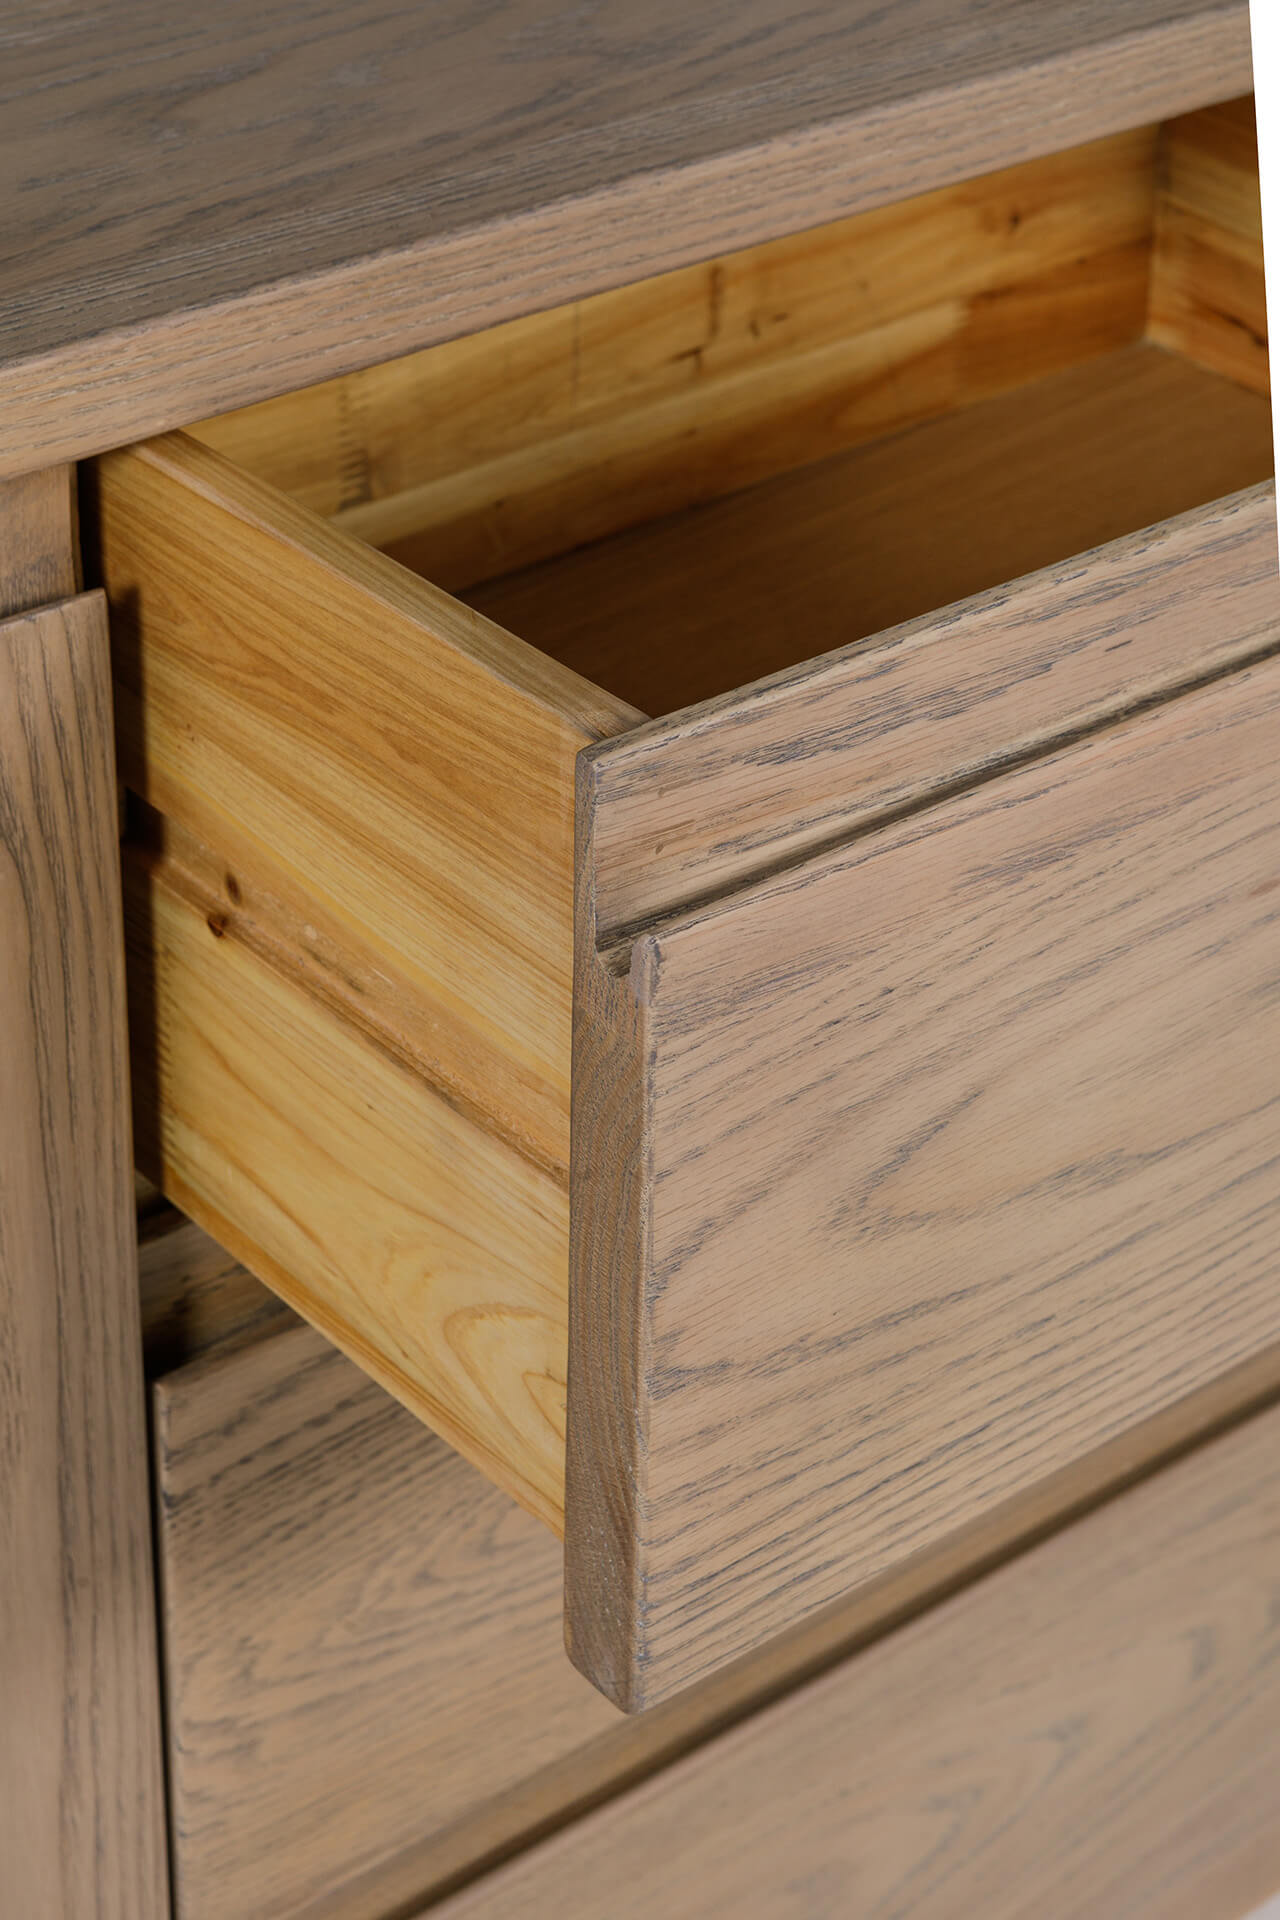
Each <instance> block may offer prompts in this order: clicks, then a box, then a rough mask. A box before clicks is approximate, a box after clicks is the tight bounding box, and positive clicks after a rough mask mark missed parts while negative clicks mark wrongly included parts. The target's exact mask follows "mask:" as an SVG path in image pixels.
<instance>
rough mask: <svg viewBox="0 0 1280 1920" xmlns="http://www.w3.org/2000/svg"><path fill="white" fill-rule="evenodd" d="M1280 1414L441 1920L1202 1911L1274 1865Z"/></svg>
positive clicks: (1258, 1889)
mask: <svg viewBox="0 0 1280 1920" xmlns="http://www.w3.org/2000/svg"><path fill="white" fill-rule="evenodd" d="M1278 1541H1280V1412H1277V1411H1276V1410H1275V1409H1272V1410H1271V1411H1270V1412H1267V1413H1264V1414H1262V1415H1260V1416H1259V1417H1258V1418H1257V1419H1255V1420H1253V1421H1251V1422H1249V1423H1248V1424H1246V1425H1244V1426H1242V1427H1240V1428H1238V1429H1237V1430H1235V1431H1234V1432H1232V1433H1230V1434H1227V1435H1225V1436H1223V1437H1222V1438H1220V1439H1218V1440H1216V1441H1214V1442H1213V1443H1212V1444H1210V1445H1209V1446H1206V1447H1204V1448H1202V1449H1201V1450H1199V1451H1197V1452H1196V1453H1194V1454H1192V1455H1190V1456H1189V1457H1188V1458H1187V1459H1185V1460H1183V1461H1182V1462H1180V1463H1179V1464H1178V1465H1177V1466H1175V1467H1172V1468H1170V1469H1168V1470H1167V1471H1165V1472H1164V1473H1161V1474H1159V1475H1157V1476H1155V1477H1154V1478H1153V1479H1151V1480H1148V1481H1146V1482H1144V1483H1143V1484H1141V1485H1139V1486H1136V1487H1134V1488H1132V1489H1131V1490H1129V1491H1128V1492H1127V1493H1125V1494H1123V1495H1122V1496H1121V1497H1120V1498H1119V1499H1117V1500H1115V1501H1114V1502H1113V1503H1111V1504H1110V1505H1108V1506H1106V1507H1104V1508H1102V1509H1101V1510H1099V1511H1098V1512H1096V1513H1094V1514H1091V1515H1089V1516H1088V1517H1087V1518H1085V1519H1083V1520H1081V1521H1080V1522H1079V1523H1078V1524H1077V1525H1075V1526H1074V1527H1071V1528H1068V1529H1067V1530H1066V1531H1064V1532H1062V1533H1060V1534H1058V1535H1057V1536H1055V1537H1054V1538H1052V1539H1050V1540H1048V1541H1046V1542H1044V1543H1043V1544H1042V1545H1040V1546H1038V1547H1036V1548H1035V1549H1033V1550H1032V1551H1031V1552H1030V1553H1027V1554H1026V1555H1024V1556H1023V1557H1021V1558H1020V1559H1018V1560H1015V1561H1013V1562H1011V1563H1010V1564H1009V1565H1008V1566H1006V1567H1003V1568H1001V1569H999V1570H998V1571H997V1572H995V1573H994V1574H992V1575H991V1577H990V1578H989V1579H987V1580H985V1581H982V1582H980V1583H979V1584H977V1585H975V1586H973V1587H971V1588H970V1589H969V1590H968V1591H967V1592H965V1593H963V1594H960V1595H958V1596H957V1597H955V1598H954V1599H952V1600H949V1601H947V1602H946V1603H944V1604H943V1605H942V1606H940V1607H938V1608H936V1609H935V1610H934V1611H932V1612H931V1613H928V1614H926V1615H925V1616H924V1617H923V1618H921V1619H919V1620H917V1621H915V1622H913V1623H912V1624H911V1625H909V1626H907V1627H905V1628H904V1629H903V1630H902V1631H901V1632H899V1633H897V1634H894V1635H892V1636H891V1637H889V1638H888V1639H886V1640H884V1641H882V1642H881V1644H880V1645H879V1646H877V1647H874V1648H872V1649H871V1650H869V1651H868V1652H866V1653H863V1654H861V1655H859V1656H858V1657H856V1658H855V1659H853V1660H851V1661H849V1662H848V1663H847V1664H846V1665H844V1666H842V1667H840V1668H838V1669H836V1670H835V1671H834V1672H832V1673H831V1674H829V1675H827V1676H825V1677H824V1678H822V1679H820V1680H818V1681H815V1682H814V1683H813V1684H812V1685H811V1686H809V1687H807V1688H804V1689H803V1690H801V1691H799V1692H797V1693H795V1694H793V1695H792V1696H791V1697H790V1698H789V1699H787V1700H785V1701H783V1702H782V1703H780V1704H779V1705H777V1706H774V1707H772V1708H770V1709H769V1710H768V1711H767V1712H766V1713H763V1714H761V1715H759V1716H758V1717H757V1718H756V1719H754V1720H752V1721H750V1722H749V1723H748V1724H747V1725H745V1726H743V1727H741V1728H739V1729H737V1730H735V1731H734V1732H733V1733H731V1734H729V1735H727V1736H726V1737H725V1738H723V1739H721V1740H718V1741H716V1742H714V1743H712V1744H711V1745H709V1746H707V1747H704V1748H703V1749H702V1750H701V1751H700V1752H698V1753H697V1754H694V1755H692V1756H691V1757H689V1758H688V1759H686V1760H684V1761H682V1762H681V1763H679V1764H678V1765H676V1766H674V1767H672V1768H670V1769H669V1770H668V1771H667V1772H666V1773H664V1774H663V1775H662V1776H661V1777H660V1778H658V1779H656V1780H654V1781H652V1782H650V1783H649V1784H648V1785H646V1786H645V1787H644V1788H643V1789H641V1790H640V1791H638V1792H636V1793H633V1794H629V1795H627V1796H625V1797H624V1798H622V1799H620V1800H617V1801H614V1802H613V1803H612V1804H611V1805H609V1806H607V1807H604V1808H602V1809H601V1810H600V1811H598V1812H596V1813H594V1814H592V1815H590V1816H589V1817H588V1818H587V1819H585V1820H583V1821H581V1822H579V1823H578V1824H577V1825H575V1826H573V1827H570V1828H569V1829H567V1830H566V1831H565V1832H564V1833H562V1834H560V1835H558V1836H556V1837H555V1838H553V1839H551V1840H549V1841H547V1842H546V1843H545V1844H544V1845H542V1846H540V1847H536V1848H534V1849H533V1850H532V1851H530V1852H528V1853H526V1854H523V1855H522V1856H521V1857H520V1858H519V1859H518V1860H516V1861H515V1862H513V1863H512V1864H511V1865H510V1866H507V1867H505V1868H504V1869H502V1870H501V1871H500V1872H498V1873H495V1874H493V1875H492V1876H490V1877H489V1878H488V1879H487V1880H484V1881H482V1882H481V1883H480V1884H479V1885H478V1886H477V1887H476V1888H474V1889H473V1890H470V1891H468V1892H466V1893H463V1894H461V1895H460V1896H459V1897H458V1898H457V1899H455V1900H453V1901H449V1902H446V1903H445V1904H444V1905H443V1906H441V1907H439V1908H435V1909H433V1912H434V1913H438V1914H439V1915H440V1916H441V1920H544V1916H545V1915H547V1914H552V1913H554V1914H558V1915H562V1916H563V1920H597V1916H598V1915H600V1914H602V1913H607V1914H609V1915H610V1920H641V1916H644V1917H645V1920H647V1917H648V1916H649V1915H651V1914H654V1913H662V1914H669V1915H672V1916H680V1917H683V1916H689V1920H692V1916H694V1915H696V1916H697V1920H721V1916H723V1917H724V1920H730V1917H732V1920H836V1917H837V1916H840V1920H843V1917H844V1916H847V1915H852V1914H859V1915H861V1914H872V1913H876V1914H880V1913H884V1914H888V1913H893V1914H895V1915H900V1916H902V1917H903V1920H954V1916H955V1915H957V1914H983V1915H984V1916H989V1920H1015V1916H1016V1917H1017V1920H1022V1917H1023V1916H1025V1915H1027V1914H1029V1913H1034V1914H1037V1915H1040V1916H1043V1920H1079V1916H1080V1915H1083V1914H1098V1915H1101V1914H1106V1915H1107V1916H1108V1920H1208V1916H1211V1915H1212V1916H1214V1920H1218V1916H1222V1920H1227V1916H1230V1915H1236V1914H1241V1913H1244V1912H1246V1911H1247V1910H1249V1909H1250V1908H1251V1907H1253V1906H1255V1905H1256V1904H1257V1903H1258V1902H1260V1901H1261V1900H1262V1899H1263V1898H1265V1896H1266V1895H1267V1894H1269V1893H1270V1892H1271V1891H1272V1890H1273V1889H1274V1888H1275V1886H1276V1883H1277V1880H1278V1879H1280V1818H1277V1814H1278V1812H1280V1797H1278V1796H1280V1789H1278V1788H1277V1781H1278V1780H1280V1558H1278V1556H1277V1542H1278Z"/></svg>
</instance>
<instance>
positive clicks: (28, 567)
mask: <svg viewBox="0 0 1280 1920" xmlns="http://www.w3.org/2000/svg"><path fill="white" fill-rule="evenodd" d="M79 591H80V534H79V520H78V517H77V514H76V505H75V472H74V469H72V468H71V467H49V468H46V469H45V470H43V471H42V472H39V473H29V474H26V475H24V476H23V477H22V478H21V479H19V480H9V481H4V482H0V619H8V618H9V617H10V615H12V614H15V613H28V612H30V611H31V610H32V609H34V608H36V607H43V606H47V605H48V604H49V603H50V602H52V601H54V600H66V599H68V598H70V597H71V596H72V595H73V594H77V593H79Z"/></svg>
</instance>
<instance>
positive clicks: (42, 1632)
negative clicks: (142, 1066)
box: [0, 594, 168, 1920]
mask: <svg viewBox="0 0 1280 1920" xmlns="http://www.w3.org/2000/svg"><path fill="white" fill-rule="evenodd" d="M115 814H116V807H115V783H114V780H113V777H112V760H111V689H110V674H109V667H108V660H107V636H106V622H105V609H104V606H103V602H102V599H101V596H100V595H98V594H87V595H85V596H83V597H82V598H79V599H74V600H69V601H65V602H63V603H62V604H61V605H59V606H54V607H49V608H46V609H44V610H43V611H41V612H38V613H33V614H30V615H27V616H26V617H22V618H17V619H13V620H9V621H7V622H5V623H4V624H3V625H2V626H0V1019H2V1021H3V1034H4V1041H3V1059H4V1074H3V1084H4V1107H3V1119H2V1120H0V1481H2V1482H3V1489H4V1493H3V1499H0V1700H2V1701H3V1715H2V1716H0V1718H2V1725H0V1908H2V1909H3V1911H4V1912H5V1913H6V1914H14V1915H19V1914H23V1915H26V1914H30V1915H37V1914H38V1915H41V1916H48V1920H161V1916H162V1915H167V1913H168V1899H167V1890H166V1866H165V1848H164V1799H163V1785H162V1779H161V1768H160V1711H159V1676H158V1670H157V1653H156V1640H155V1619H154V1612H153V1600H152V1587H151V1553H150V1525H149V1510H148V1499H147V1468H146V1452H145V1438H144V1423H143V1401H142V1377H141V1365H140V1351H139V1342H138V1331H137V1329H138V1294H137V1263H136V1255H135V1250H134V1229H133V1189H132V1169H131V1161H130V1154H129V1119H128V1048H127V1044H126V1037H125V1029H124V981H123V955H122V943H121V936H120V897H119V870H118V865H117V860H116V850H115V849H116V840H115V826H116V819H115Z"/></svg>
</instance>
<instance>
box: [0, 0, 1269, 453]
mask: <svg viewBox="0 0 1280 1920" xmlns="http://www.w3.org/2000/svg"><path fill="white" fill-rule="evenodd" d="M0 43H3V44H4V45H5V62H4V65H5V82H4V87H3V95H4V112H3V114H0V156H2V159H3V167H2V169H0V171H2V173H3V177H4V178H5V179H6V180H7V181H8V183H9V184H8V186H7V188H6V189H5V190H4V191H3V201H4V212H5V219H4V222H3V225H2V226H0V283H2V284H3V286H4V289H5V299H4V302H3V304H2V306H0V476H3V475H7V474H14V473H22V472H27V471H32V470H35V469H37V468H40V467H43V466H49V465H53V464H55V463H56V462H59V461H65V460H71V459H76V458H80V457H84V456H86V455H88V454H91V453H96V452H100V451H103V450H104V449H106V448H108V447H111V446H117V445H121V444H124V443H126V442H129V441H132V440H135V439H139V438H141V437H143V436H145V435H149V434H153V433H156V432H159V431H162V430H164V429H166V428H169V427H173V426H182V425H185V424H187V423H189V422H190V421H192V420H194V419H199V418H202V417H204V416H206V415H209V414H212V413H217V412H222V411H225V410H227V409H229V408H231V407H235V406H243V405H247V404H249V403H251V402H253V401H255V400H261V399H265V398H268V397H270V396H272V395H273V394H277V393H283V392H287V391H289V390H290V389H292V388H296V387H300V386H305V385H308V384H310V383H312V382H314V381H317V380H321V379H325V378H329V377H331V376H333V375H336V374H339V373H343V372H349V371H352V370H354V369H355V368H357V367H360V366H367V365H372V364H374V363H375V362H376V361H379V360H385V359H390V358H393V357H395V356H396V355H397V354H400V353H408V352H411V351H414V350H416V349H418V348H421V347H423V346H427V345H430V344H431V343H432V342H433V341H437V340H443V339H446V338H449V337H452V336H456V335H459V334H463V333H469V332H474V331H478V330H479V329H480V328H482V327H486V326H490V325H494V324H496V323H497V322H499V321H501V320H504V319H511V318H514V317H516V316H517V315H519V314H522V313H528V312H533V311H536V310H538V309H540V308H545V307H548V306H552V305H556V304H560V303H563V302H566V301H571V300H574V299H577V298H580V297H582V296H585V295H586V294H588V293H592V292H598V291H601V290H603V289H605V288H607V287H610V286H614V285H620V284H623V283H624V282H626V281H628V280H633V279H638V278H642V277H646V276H648V275H651V274H654V273H659V272H662V271H664V270H667V269H669V268H674V267H678V266H681V265H686V264H688V263H690V262H691V261H694V260H698V259H703V258H708V257H711V256H713V255H715V254H717V253H720V252H724V251H728V250H730V249H734V248H738V247H745V246H750V245H754V244H756V243H758V242H760V241H762V240H765V239H768V238H771V237H774V236H776V235H778V234H781V233H786V232H798V231H801V230H803V229H805V228H807V227H810V226H815V225H818V224H820V223H822V222H824V221H827V220H832V219H837V218H840V217H842V216H843V215H845V214H849V213H853V212H856V211H858V210H859V209H860V208H864V207H869V206H874V205H880V204H885V203H887V202H889V201H892V200H894V199H897V198H901V197H905V196H907V195H909V194H912V193H916V192H920V191H923V190H925V189H927V188H929V187H933V186H940V185H944V184H947V183H948V182H952V181H955V180H960V179H964V178H967V177H971V176H973V175H976V174H979V173H983V172H987V171H990V170H992V169H994V168H997V167H1001V166H1005V165H1011V164H1014V163H1016V162H1017V161H1019V160H1022V159H1027V158H1031V157H1034V156H1035V155H1036V154H1037V153H1040V152H1044V151H1046V150H1054V149H1058V148H1063V147H1067V146H1072V145H1075V144H1078V143H1079V142H1082V141H1084V140H1088V139H1092V138H1096V137H1101V136H1102V135H1104V134H1107V133H1112V132H1118V131H1120V130H1122V129H1123V128H1124V127H1126V126H1135V125H1139V124H1142V123H1144V122H1149V121H1154V120H1160V119H1163V118H1166V117H1169V116H1171V115H1173V114H1176V113H1181V112H1185V111H1189V110H1191V109H1193V108H1195V107H1199V106H1204V105H1207V104H1210V103H1211V102H1212V101H1214V100H1220V99H1226V98H1229V97H1231V96H1232V95H1233V94H1238V93H1242V92H1247V91H1248V89H1249V86H1250V84H1251V65H1250V54H1249V32H1248V7H1247V4H1246V0H1216V3H1211V4H1207V3H1206V0H1072V4H1070V5H1063V4H1050V3H1049V0H994V4H993V0H986V3H985V4H983V5H979V4H977V0H903V4H901V5H898V6H895V7H893V8H885V7H883V6H881V5H879V4H873V0H853V3H852V4H851V3H850V0H818V4H817V5H816V6H815V5H813V4H802V0H751V3H750V4H749V5H747V6H746V7H744V6H742V5H741V4H738V3H737V0H735V4H732V5H730V4H729V0H715V4H712V5H711V6H709V7H705V8H702V9H698V10H695V11H694V12H693V13H690V11H689V10H688V9H687V8H684V7H682V8H680V9H677V8H676V7H675V6H674V5H673V4H672V0H644V4H643V6H642V7H637V6H636V5H634V4H633V3H632V0H598V4H597V5H595V6H594V7H593V8H591V9H589V10H587V11H585V12H584V10H583V9H581V8H580V7H575V6H571V5H569V4H567V0H559V4H556V5H553V6H550V7H548V6H547V5H546V4H545V3H544V4H539V0H496V3H495V5H493V6H491V7H487V8H483V9H476V8H473V7H469V6H468V5H467V0H439V4H437V5H436V6H434V7H432V8H430V9H422V8H418V7H413V6H410V5H409V4H408V0H394V4H393V5H392V6H390V7H385V6H384V7H375V6H374V5H373V0H357V4H355V5H354V6H350V5H348V6H346V7H344V8H342V9H336V8H334V7H333V6H331V5H329V4H326V3H325V0H306V4H304V5H301V6H299V5H294V4H289V5H285V4H284V0H274V4H268V5H266V6H265V7H264V6H263V5H262V4H261V0H259V3H258V4H257V5H255V6H253V7H250V5H249V4H248V0H232V4H230V5H229V6H226V7H220V8H216V9H213V10H206V11H205V13H204V14H202V15H200V14H197V15H195V16H188V15H187V14H185V13H183V12H181V11H180V12H179V13H178V14H173V12H172V10H171V9H163V8H159V7H157V6H156V5H155V0H125V4H124V5H122V6H119V7H113V8H111V9H109V10H107V11H106V12H105V13H104V12H102V11H101V10H96V11H94V10H90V9H88V8H86V7H83V6H82V5H80V4H78V0H75V3H73V4H71V5H68V4H66V0H41V4H40V5H39V6H38V7H37V8H36V9H35V10H34V13H32V12H30V11H29V12H28V13H26V14H24V16H23V23H22V27H21V30H20V32H18V33H16V34H13V35H5V36H0Z"/></svg>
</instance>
